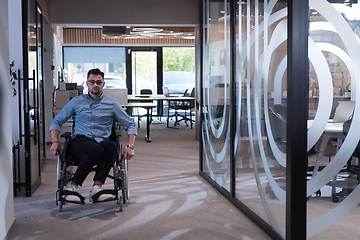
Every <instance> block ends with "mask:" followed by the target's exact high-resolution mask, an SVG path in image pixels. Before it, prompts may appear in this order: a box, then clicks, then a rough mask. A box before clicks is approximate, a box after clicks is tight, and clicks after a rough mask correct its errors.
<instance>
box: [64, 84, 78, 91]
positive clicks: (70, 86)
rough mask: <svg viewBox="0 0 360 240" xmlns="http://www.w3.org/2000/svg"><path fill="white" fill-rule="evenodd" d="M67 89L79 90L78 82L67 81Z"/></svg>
mask: <svg viewBox="0 0 360 240" xmlns="http://www.w3.org/2000/svg"><path fill="white" fill-rule="evenodd" d="M66 90H77V83H66Z"/></svg>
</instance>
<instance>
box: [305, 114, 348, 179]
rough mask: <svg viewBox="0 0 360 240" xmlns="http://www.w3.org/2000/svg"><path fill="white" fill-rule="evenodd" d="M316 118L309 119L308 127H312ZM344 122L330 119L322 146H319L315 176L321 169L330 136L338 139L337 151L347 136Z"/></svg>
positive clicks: (323, 136)
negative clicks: (344, 131) (344, 132)
mask: <svg viewBox="0 0 360 240" xmlns="http://www.w3.org/2000/svg"><path fill="white" fill-rule="evenodd" d="M313 121H314V120H308V122H307V124H308V129H309V128H310V127H311V125H312V123H313ZM343 124H344V123H343V122H336V123H333V122H331V121H329V122H328V123H327V124H326V126H325V129H324V133H323V135H322V139H321V142H320V147H319V152H318V155H317V158H316V162H315V166H314V172H313V175H312V176H313V177H314V176H315V175H316V174H317V172H318V170H319V166H320V161H321V159H322V157H323V155H324V151H325V148H326V145H327V142H328V141H329V139H330V138H336V139H337V145H336V151H337V150H339V148H340V147H341V144H342V142H343V140H344V138H345V136H344V134H343Z"/></svg>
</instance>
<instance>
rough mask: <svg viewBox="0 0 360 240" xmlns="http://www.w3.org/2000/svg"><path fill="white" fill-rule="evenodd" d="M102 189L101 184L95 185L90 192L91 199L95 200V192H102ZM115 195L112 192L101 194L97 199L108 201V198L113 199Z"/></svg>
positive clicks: (98, 200)
mask: <svg viewBox="0 0 360 240" xmlns="http://www.w3.org/2000/svg"><path fill="white" fill-rule="evenodd" d="M101 190H102V189H101V187H100V186H97V185H94V186H93V187H92V189H91V191H90V193H89V201H90V202H92V201H93V196H94V195H95V194H97V193H98V192H100V191H101ZM114 197H115V196H114V195H112V194H101V195H100V196H99V197H98V199H97V200H96V202H103V201H107V200H112V199H114Z"/></svg>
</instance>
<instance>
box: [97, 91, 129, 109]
mask: <svg viewBox="0 0 360 240" xmlns="http://www.w3.org/2000/svg"><path fill="white" fill-rule="evenodd" d="M103 93H104V94H105V95H107V96H109V97H112V98H115V99H116V100H117V101H118V103H120V105H121V106H126V105H127V104H128V89H127V88H104V89H103Z"/></svg>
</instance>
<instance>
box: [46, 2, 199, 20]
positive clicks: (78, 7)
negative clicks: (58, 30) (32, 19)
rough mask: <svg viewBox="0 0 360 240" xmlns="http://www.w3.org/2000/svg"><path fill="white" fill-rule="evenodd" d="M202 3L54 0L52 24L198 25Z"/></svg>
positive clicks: (51, 3) (51, 14) (51, 4)
mask: <svg viewBox="0 0 360 240" xmlns="http://www.w3.org/2000/svg"><path fill="white" fill-rule="evenodd" d="M198 9H199V0H151V1H149V0H131V1H129V0H107V1H98V0H76V1H73V0H62V1H59V0H50V21H51V23H52V24H60V25H64V24H69V23H70V24H90V25H91V24H123V25H146V24H148V25H149V24H151V25H162V26H166V25H173V24H178V25H182V26H184V25H194V24H198V22H199V11H198Z"/></svg>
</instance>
